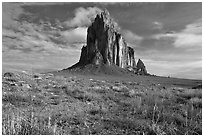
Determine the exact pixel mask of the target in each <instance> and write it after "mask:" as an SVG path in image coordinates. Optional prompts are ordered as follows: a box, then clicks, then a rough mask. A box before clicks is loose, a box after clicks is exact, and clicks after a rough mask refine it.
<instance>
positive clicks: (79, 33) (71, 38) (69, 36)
mask: <svg viewBox="0 0 204 137" xmlns="http://www.w3.org/2000/svg"><path fill="white" fill-rule="evenodd" d="M60 34H61V35H62V39H64V40H66V41H67V42H68V43H71V44H72V43H81V42H82V43H85V42H86V36H87V28H86V27H78V28H75V29H71V30H67V31H62V32H61V33H60Z"/></svg>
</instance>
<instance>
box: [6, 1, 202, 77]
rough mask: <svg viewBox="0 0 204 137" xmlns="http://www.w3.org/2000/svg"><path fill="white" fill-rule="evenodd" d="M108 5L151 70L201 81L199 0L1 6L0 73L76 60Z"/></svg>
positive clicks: (46, 67)
mask: <svg viewBox="0 0 204 137" xmlns="http://www.w3.org/2000/svg"><path fill="white" fill-rule="evenodd" d="M104 9H107V10H108V11H109V13H110V16H111V17H112V18H113V19H114V20H115V21H116V22H117V23H118V25H119V27H120V32H121V34H122V35H123V37H124V38H125V40H126V42H127V44H128V46H130V47H132V48H134V50H135V59H136V61H137V60H138V59H139V58H140V59H141V60H142V61H143V62H144V64H145V66H146V68H147V71H148V72H149V73H150V74H155V75H159V76H170V77H177V78H188V79H202V3H201V2H200V3H199V2H197V3H196V2H195V3H189V2H188V3H185V2H183V3H178V2H177V3H173V2H165V3H159V2H154V3H147V2H145V3H141V2H132V3H119V2H112V3H54V2H52V3H25V2H24V3H6V2H3V4H2V71H3V72H7V71H27V70H29V71H30V70H32V71H36V72H47V71H52V70H61V69H64V68H68V67H70V66H71V65H73V64H75V63H76V62H78V60H79V57H80V52H81V47H82V46H83V45H85V44H86V35H87V28H88V26H89V25H90V24H91V22H92V21H93V20H94V18H95V16H96V14H98V13H100V12H101V11H103V10H104Z"/></svg>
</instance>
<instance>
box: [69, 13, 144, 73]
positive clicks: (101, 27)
mask: <svg viewBox="0 0 204 137" xmlns="http://www.w3.org/2000/svg"><path fill="white" fill-rule="evenodd" d="M87 64H95V65H101V64H106V65H117V66H119V67H121V68H128V69H129V70H130V71H134V72H136V67H137V66H136V63H135V58H134V50H133V48H131V47H128V46H127V43H126V41H125V40H124V38H123V37H122V35H121V34H120V32H119V28H118V26H117V23H115V22H114V21H113V19H112V18H111V17H110V15H109V13H108V12H107V11H104V12H102V13H101V14H98V15H97V16H96V18H95V20H94V22H93V23H92V24H91V26H89V27H88V30H87V45H86V46H83V47H82V49H81V57H80V60H79V62H78V63H77V64H75V65H73V66H72V67H70V69H72V68H75V67H80V66H85V65H87ZM140 64H141V63H140ZM139 70H140V69H138V71H139ZM142 70H144V69H143V67H142ZM145 70H146V69H145Z"/></svg>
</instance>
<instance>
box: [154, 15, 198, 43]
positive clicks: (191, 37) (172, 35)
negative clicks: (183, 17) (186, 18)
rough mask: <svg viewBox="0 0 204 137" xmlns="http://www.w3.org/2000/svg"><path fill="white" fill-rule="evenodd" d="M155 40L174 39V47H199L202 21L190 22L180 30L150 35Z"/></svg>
mask: <svg viewBox="0 0 204 137" xmlns="http://www.w3.org/2000/svg"><path fill="white" fill-rule="evenodd" d="M152 38H153V39H157V40H161V39H164V40H172V39H173V40H174V42H173V45H174V46H175V47H195V46H198V47H201V46H202V22H201V19H199V20H196V21H195V22H194V23H192V24H188V25H186V27H185V29H183V30H181V31H180V32H175V31H172V32H167V33H165V34H156V35H153V36H152Z"/></svg>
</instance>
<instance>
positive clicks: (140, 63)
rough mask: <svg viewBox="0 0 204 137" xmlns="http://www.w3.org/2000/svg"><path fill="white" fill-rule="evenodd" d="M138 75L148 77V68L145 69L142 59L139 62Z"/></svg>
mask: <svg viewBox="0 0 204 137" xmlns="http://www.w3.org/2000/svg"><path fill="white" fill-rule="evenodd" d="M136 73H137V74H140V75H148V73H147V70H146V67H145V65H144V63H143V62H142V60H140V59H139V60H138V62H137V70H136Z"/></svg>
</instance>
